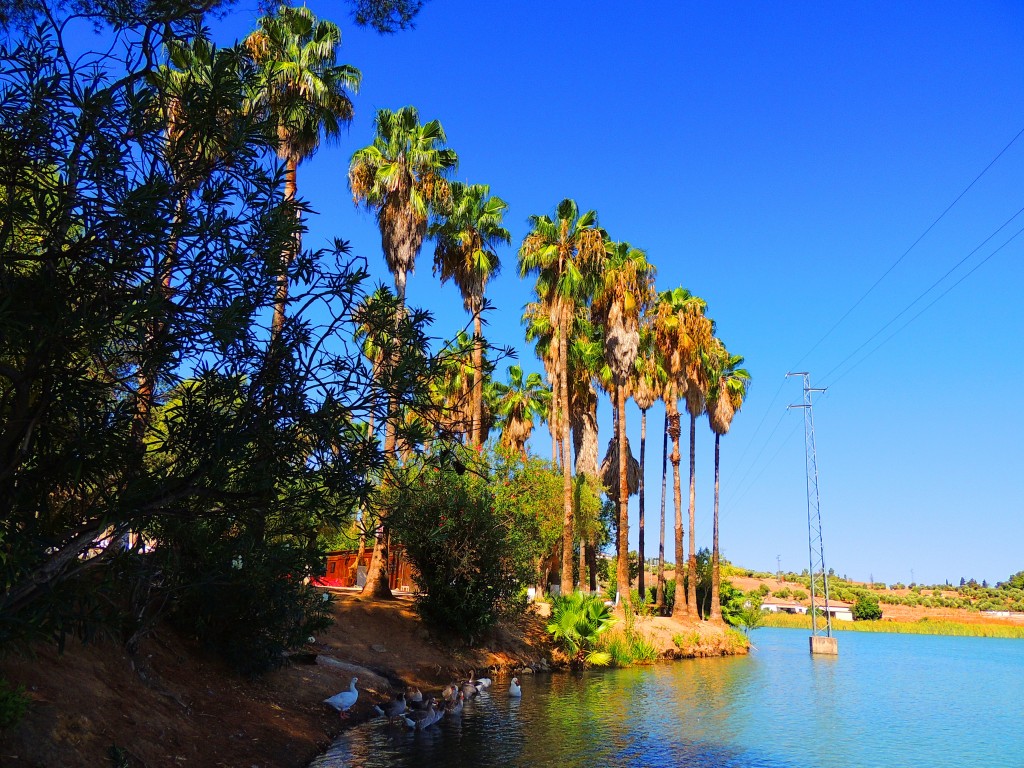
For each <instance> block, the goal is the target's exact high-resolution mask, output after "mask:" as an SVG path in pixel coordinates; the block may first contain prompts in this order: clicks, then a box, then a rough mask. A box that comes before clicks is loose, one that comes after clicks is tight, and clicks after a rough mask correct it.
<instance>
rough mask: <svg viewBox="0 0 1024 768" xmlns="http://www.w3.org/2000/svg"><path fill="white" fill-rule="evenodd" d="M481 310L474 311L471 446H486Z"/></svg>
mask: <svg viewBox="0 0 1024 768" xmlns="http://www.w3.org/2000/svg"><path fill="white" fill-rule="evenodd" d="M483 335H484V331H483V323H482V322H481V320H480V309H479V308H478V307H474V310H473V421H472V422H471V426H470V430H469V442H470V444H471V445H483V444H484V344H483Z"/></svg>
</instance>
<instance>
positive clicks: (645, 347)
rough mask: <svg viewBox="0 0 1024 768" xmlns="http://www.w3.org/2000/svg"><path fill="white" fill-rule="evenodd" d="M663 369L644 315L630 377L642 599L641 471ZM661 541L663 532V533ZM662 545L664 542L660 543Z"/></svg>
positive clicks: (643, 595) (643, 593)
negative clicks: (636, 425)
mask: <svg viewBox="0 0 1024 768" xmlns="http://www.w3.org/2000/svg"><path fill="white" fill-rule="evenodd" d="M663 377H664V371H663V370H662V369H661V366H660V365H659V361H658V356H657V354H656V352H655V349H654V331H653V329H652V327H651V317H650V315H645V316H644V319H643V321H642V322H641V324H640V349H639V353H638V354H637V358H636V362H635V363H634V368H633V376H632V380H631V382H630V383H631V386H630V389H631V391H632V393H633V400H634V401H635V402H636V404H637V407H638V408H640V488H639V491H640V500H639V501H640V517H639V520H638V525H637V534H638V539H639V540H638V543H637V555H638V557H639V560H640V577H639V583H638V584H637V591H638V593H639V595H640V599H641V601H644V602H645V601H646V600H647V593H646V591H645V590H646V586H647V585H646V584H645V579H644V576H645V572H646V568H645V562H646V558H645V551H644V522H645V521H644V516H645V514H646V511H647V509H646V499H645V497H644V474H645V473H646V471H647V462H646V449H647V411H648V409H650V407H651V406H652V405H654V403H655V402H657V400H658V399H659V397H660V395H661V392H662V389H663V386H664V385H663V381H662V379H663ZM662 537H663V540H664V533H663V534H662ZM663 546H664V544H663Z"/></svg>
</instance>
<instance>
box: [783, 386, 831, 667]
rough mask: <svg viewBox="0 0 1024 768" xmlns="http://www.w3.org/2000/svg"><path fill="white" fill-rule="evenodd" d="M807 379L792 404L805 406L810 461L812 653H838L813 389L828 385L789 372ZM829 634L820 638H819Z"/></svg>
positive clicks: (808, 534)
mask: <svg viewBox="0 0 1024 768" xmlns="http://www.w3.org/2000/svg"><path fill="white" fill-rule="evenodd" d="M790 376H802V377H803V379H804V400H803V403H801V404H799V405H791V406H789V407H790V408H802V409H803V412H804V449H805V454H806V465H807V549H808V552H809V554H810V560H811V569H810V575H811V653H838V650H837V644H836V641H835V639H834V638H832V612H831V611H830V610H829V604H828V571H826V570H825V545H824V542H823V540H822V535H821V496H820V494H819V492H818V459H817V455H816V452H815V449H814V413H813V409H812V403H811V393H813V392H824V391H825V390H824V389H820V388H816V387H812V386H811V375H810V373H808V372H807V371H800V372H796V373H787V374H786V378H789V377H790ZM819 597H824V599H825V626H824V628H820V627H819V626H818V600H819ZM819 637H820V638H829V639H828V640H825V641H816V638H819Z"/></svg>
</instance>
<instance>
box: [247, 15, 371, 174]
mask: <svg viewBox="0 0 1024 768" xmlns="http://www.w3.org/2000/svg"><path fill="white" fill-rule="evenodd" d="M258 24H259V29H257V30H256V31H255V32H253V33H251V34H250V35H249V36H248V37H247V38H246V39H245V48H246V50H247V51H248V53H249V56H250V57H251V58H252V60H253V61H254V62H255V63H256V65H257V66H258V69H259V76H260V78H259V79H260V81H259V83H258V85H257V87H256V89H255V90H254V92H253V93H252V95H251V104H252V107H253V108H254V109H256V110H264V111H266V112H267V113H268V114H269V115H270V119H271V120H272V121H273V123H274V124H275V126H276V131H277V139H278V149H277V151H278V155H279V156H280V157H281V159H282V160H287V161H289V162H291V163H293V164H296V165H297V164H298V163H300V162H302V160H304V159H305V158H307V157H309V156H310V155H312V154H313V153H314V152H315V151H316V149H317V147H318V146H319V145H320V141H321V137H326V138H328V139H333V138H336V137H337V136H339V135H340V133H341V129H342V127H343V126H345V125H347V124H348V123H349V122H351V120H352V101H351V99H350V98H349V93H348V92H352V93H355V92H357V91H358V90H359V84H360V81H361V79H362V75H361V74H360V72H359V70H358V69H356V68H355V67H351V66H349V65H347V64H341V65H339V64H336V63H335V61H336V58H337V47H338V45H339V44H340V43H341V32H340V31H339V29H338V27H337V26H336V25H335V24H332V23H331V22H329V21H317V18H316V17H315V16H314V15H313V13H312V11H310V10H309V9H308V8H306V7H305V6H302V7H297V8H292V7H289V6H287V5H282V6H280V7H279V8H278V9H277V13H275V14H273V15H269V16H263V17H261V18H260V19H259V22H258Z"/></svg>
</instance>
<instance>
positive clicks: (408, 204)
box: [348, 107, 458, 296]
mask: <svg viewBox="0 0 1024 768" xmlns="http://www.w3.org/2000/svg"><path fill="white" fill-rule="evenodd" d="M374 129H375V131H376V135H375V136H374V139H373V143H372V144H371V145H369V146H368V147H363V148H362V149H359V150H356V152H355V153H354V154H353V155H352V160H351V162H350V164H349V171H348V182H349V187H350V188H351V190H352V198H353V200H355V202H356V203H365V204H366V206H367V207H369V208H372V209H374V210H375V211H376V215H377V223H378V225H379V226H380V232H381V245H382V247H383V250H384V258H385V259H386V260H387V264H388V268H389V269H390V270H391V272H392V273H394V274H395V279H396V284H397V286H398V290H399V294H401V295H402V296H404V294H405V273H406V272H412V271H413V267H414V266H415V263H416V255H417V254H418V253H419V251H420V248H421V247H422V246H423V239H424V237H425V236H426V234H427V220H428V217H429V214H430V210H431V208H435V209H439V210H441V211H447V210H449V209H450V206H451V193H450V189H449V186H448V182H447V181H446V180H445V176H446V175H447V174H449V173H450V172H451V171H452V170H453V169H454V168H455V166H456V164H457V162H458V156H457V155H456V154H455V151H454V150H452V149H450V148H448V147H447V146H445V145H446V144H447V141H448V138H447V136H445V132H444V128H442V127H441V123H439V122H438V121H437V120H431V121H430V122H429V123H426V124H424V125H421V124H420V118H419V113H418V112H417V111H416V109H415V107H402V108H401V109H399V110H397V111H395V112H392V111H391V110H389V109H382V110H380V111H378V112H377V116H376V118H375V119H374Z"/></svg>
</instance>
